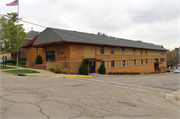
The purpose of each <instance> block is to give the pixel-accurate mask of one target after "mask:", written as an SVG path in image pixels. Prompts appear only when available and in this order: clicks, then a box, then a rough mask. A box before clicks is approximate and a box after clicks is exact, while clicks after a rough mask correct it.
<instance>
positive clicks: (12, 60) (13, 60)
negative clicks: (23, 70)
mask: <svg viewBox="0 0 180 119" xmlns="http://www.w3.org/2000/svg"><path fill="white" fill-rule="evenodd" d="M16 61H17V60H16V59H10V60H7V63H12V64H16V63H17V62H16Z"/></svg>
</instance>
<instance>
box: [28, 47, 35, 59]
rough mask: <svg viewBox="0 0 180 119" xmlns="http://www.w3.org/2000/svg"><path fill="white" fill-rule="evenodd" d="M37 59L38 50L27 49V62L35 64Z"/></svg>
mask: <svg viewBox="0 0 180 119" xmlns="http://www.w3.org/2000/svg"><path fill="white" fill-rule="evenodd" d="M36 57H37V52H36V48H33V47H28V48H27V62H35V60H36Z"/></svg>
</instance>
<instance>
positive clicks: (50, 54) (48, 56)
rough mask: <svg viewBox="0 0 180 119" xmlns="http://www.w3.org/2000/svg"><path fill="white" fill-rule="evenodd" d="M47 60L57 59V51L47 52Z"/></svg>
mask: <svg viewBox="0 0 180 119" xmlns="http://www.w3.org/2000/svg"><path fill="white" fill-rule="evenodd" d="M46 61H55V51H48V52H46Z"/></svg>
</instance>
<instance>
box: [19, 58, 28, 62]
mask: <svg viewBox="0 0 180 119" xmlns="http://www.w3.org/2000/svg"><path fill="white" fill-rule="evenodd" d="M19 61H27V58H19Z"/></svg>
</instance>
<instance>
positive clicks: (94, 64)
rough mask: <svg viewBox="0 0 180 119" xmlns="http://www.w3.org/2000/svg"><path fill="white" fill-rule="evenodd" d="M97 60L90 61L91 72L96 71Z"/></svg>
mask: <svg viewBox="0 0 180 119" xmlns="http://www.w3.org/2000/svg"><path fill="white" fill-rule="evenodd" d="M95 66H96V62H89V73H95Z"/></svg>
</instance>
